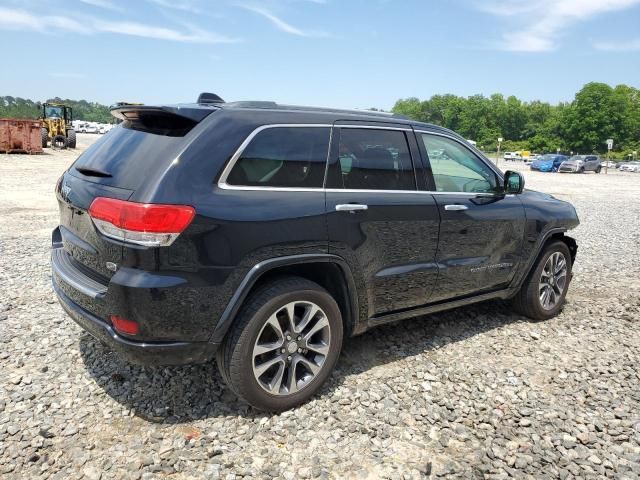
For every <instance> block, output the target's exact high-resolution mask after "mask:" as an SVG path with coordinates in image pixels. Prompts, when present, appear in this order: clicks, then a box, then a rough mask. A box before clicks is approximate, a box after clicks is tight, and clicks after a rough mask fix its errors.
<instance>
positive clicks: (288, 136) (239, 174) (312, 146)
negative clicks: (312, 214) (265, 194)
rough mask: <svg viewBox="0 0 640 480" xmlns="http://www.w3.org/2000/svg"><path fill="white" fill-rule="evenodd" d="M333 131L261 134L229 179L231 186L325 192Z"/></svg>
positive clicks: (269, 130) (305, 129)
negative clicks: (330, 137)
mask: <svg viewBox="0 0 640 480" xmlns="http://www.w3.org/2000/svg"><path fill="white" fill-rule="evenodd" d="M330 130H331V129H330V128H329V127H326V128H325V127H323V128H316V127H274V128H267V129H265V130H262V131H261V132H260V133H258V134H257V135H256V136H255V137H254V138H253V140H251V143H249V145H248V146H247V148H245V149H244V151H243V152H242V155H241V156H240V158H239V159H238V161H237V162H236V164H235V166H234V167H233V170H231V173H230V174H229V177H228V178H227V183H228V184H230V185H239V186H258V187H298V188H322V185H323V183H324V172H325V166H326V163H327V155H328V151H329V133H330Z"/></svg>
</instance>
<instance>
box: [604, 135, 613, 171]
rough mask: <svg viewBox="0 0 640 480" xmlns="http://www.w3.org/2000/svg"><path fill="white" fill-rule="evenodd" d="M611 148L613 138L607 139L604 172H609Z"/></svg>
mask: <svg viewBox="0 0 640 480" xmlns="http://www.w3.org/2000/svg"><path fill="white" fill-rule="evenodd" d="M612 149H613V138H608V139H607V163H606V164H605V166H604V173H605V174H607V173H609V161H610V157H611V150H612Z"/></svg>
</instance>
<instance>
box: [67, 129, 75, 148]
mask: <svg viewBox="0 0 640 480" xmlns="http://www.w3.org/2000/svg"><path fill="white" fill-rule="evenodd" d="M67 146H68V147H69V148H76V131H75V130H74V129H70V130H67Z"/></svg>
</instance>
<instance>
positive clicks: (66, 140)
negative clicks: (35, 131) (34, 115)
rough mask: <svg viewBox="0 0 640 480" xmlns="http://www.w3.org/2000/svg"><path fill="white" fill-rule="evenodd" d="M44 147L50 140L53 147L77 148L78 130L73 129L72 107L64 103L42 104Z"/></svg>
mask: <svg viewBox="0 0 640 480" xmlns="http://www.w3.org/2000/svg"><path fill="white" fill-rule="evenodd" d="M41 120H42V130H41V133H42V148H46V147H47V145H48V144H49V142H51V146H52V147H57V148H67V147H69V148H76V131H75V130H74V129H73V124H72V123H71V122H72V121H73V112H72V110H71V107H68V106H66V105H64V104H62V103H44V104H42V117H41Z"/></svg>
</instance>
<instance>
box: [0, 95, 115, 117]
mask: <svg viewBox="0 0 640 480" xmlns="http://www.w3.org/2000/svg"><path fill="white" fill-rule="evenodd" d="M42 103H43V102H34V101H33V100H30V99H25V98H20V97H11V96H6V97H0V118H40V117H41V116H42ZM46 103H63V104H65V105H67V106H69V107H71V108H72V109H73V119H74V120H86V121H87V122H98V123H112V122H113V121H114V118H113V117H112V116H111V114H110V113H109V107H107V106H106V105H101V104H99V103H96V102H87V101H86V100H70V99H68V98H65V99H62V98H59V97H55V98H51V99H49V100H47V101H46Z"/></svg>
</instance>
